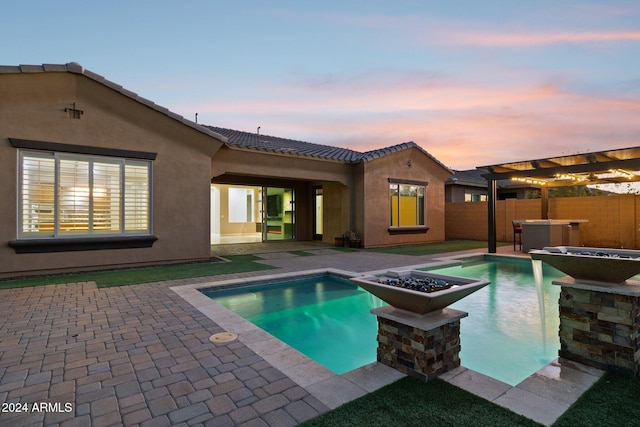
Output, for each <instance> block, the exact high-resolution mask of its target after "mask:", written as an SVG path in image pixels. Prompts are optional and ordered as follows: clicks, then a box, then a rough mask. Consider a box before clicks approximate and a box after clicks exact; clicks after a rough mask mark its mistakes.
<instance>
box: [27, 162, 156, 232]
mask: <svg viewBox="0 0 640 427" xmlns="http://www.w3.org/2000/svg"><path fill="white" fill-rule="evenodd" d="M18 156H19V157H18V159H19V160H18V161H19V177H18V188H19V191H18V224H17V225H18V233H17V234H18V239H60V238H74V237H83V238H89V237H94V236H102V237H109V236H113V237H115V236H132V235H150V234H152V191H151V189H152V186H153V181H152V163H151V161H149V160H139V159H127V158H118V157H107V156H96V155H87V154H75V153H73V154H72V153H61V152H50V151H36V150H19V153H18ZM35 158H44V159H47V158H49V159H51V160H52V161H53V183H52V187H53V190H52V191H53V195H52V197H53V204H52V210H53V218H52V226H53V229H52V231H51V233H29V232H28V231H27V230H25V224H26V221H27V219H26V218H25V211H24V195H25V187H24V178H25V171H24V168H25V162H26V161H27V160H28V159H35ZM74 163H75V164H79V165H86V182H85V183H84V184H86V186H87V196H86V199H85V200H82V201H81V202H80V203H81V204H84V205H86V208H85V209H82V210H83V211H85V212H84V213H83V214H82V216H84V215H86V218H81V219H79V221H80V222H79V223H80V224H84V223H85V222H86V224H85V226H86V229H85V228H84V227H83V228H82V229H80V230H78V231H74V230H73V227H72V226H69V225H68V224H70V223H69V220H65V212H67V211H68V212H69V213H70V214H71V217H72V218H76V217H81V215H78V212H80V209H78V210H77V211H76V210H74V209H64V205H65V199H68V198H69V197H70V196H69V195H68V194H65V193H64V190H63V183H62V182H61V181H62V179H63V175H64V174H65V170H64V169H65V168H66V167H67V166H66V165H70V164H74ZM97 165H112V166H116V167H117V173H116V174H113V173H112V174H111V175H110V177H111V178H112V179H113V178H115V179H116V188H117V192H118V194H117V198H114V200H117V203H116V205H115V209H116V210H117V212H114V213H113V217H114V218H115V220H116V221H117V222H116V223H115V225H114V229H113V230H112V231H101V230H100V227H99V226H97V220H96V217H97V216H98V215H99V212H100V209H99V208H98V207H97V206H96V205H97V203H98V202H97V198H98V196H96V195H95V193H96V189H97V188H98V187H97V184H96V178H95V176H96V175H97V174H98V172H97V168H96V166H97ZM128 166H134V167H135V166H137V167H144V168H145V169H146V172H147V173H146V175H147V177H146V184H145V185H146V187H147V191H146V197H145V198H146V205H147V206H146V210H145V213H144V214H143V215H144V216H145V217H146V218H145V219H146V228H145V229H135V228H134V227H131V226H130V225H128V222H127V215H126V209H127V190H126V186H127V177H126V175H127V172H128V168H127V167H128ZM129 171H130V169H129ZM76 176H80V174H78V175H73V178H75V177H76ZM72 197H74V198H77V197H78V196H72ZM67 203H68V202H67ZM74 203H79V202H77V201H76V202H74ZM74 203H72V204H74ZM80 203H79V204H80ZM72 222H73V221H72Z"/></svg>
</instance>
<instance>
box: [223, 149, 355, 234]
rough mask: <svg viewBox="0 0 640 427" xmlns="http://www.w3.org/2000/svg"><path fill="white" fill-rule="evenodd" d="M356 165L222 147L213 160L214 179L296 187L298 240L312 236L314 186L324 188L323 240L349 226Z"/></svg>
mask: <svg viewBox="0 0 640 427" xmlns="http://www.w3.org/2000/svg"><path fill="white" fill-rule="evenodd" d="M354 167H355V166H354V165H351V164H347V163H343V162H337V161H328V160H318V159H313V158H309V157H299V156H283V155H281V154H280V155H276V154H273V153H268V152H261V151H256V150H238V149H231V148H229V147H226V146H224V147H222V148H221V149H220V150H219V151H218V152H217V153H216V155H215V156H214V157H213V158H212V160H211V169H212V177H213V179H212V181H213V182H214V183H224V184H246V185H266V186H273V187H292V188H294V189H295V190H296V236H297V240H311V239H312V238H313V186H317V185H321V186H322V187H323V190H324V219H325V223H324V230H323V236H322V237H323V239H322V240H323V241H324V242H327V243H333V239H334V237H336V236H341V235H342V233H344V232H345V231H346V230H348V229H349V212H350V208H351V203H350V197H351V194H352V191H351V190H350V189H351V188H352V182H353V174H354Z"/></svg>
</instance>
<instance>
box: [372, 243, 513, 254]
mask: <svg viewBox="0 0 640 427" xmlns="http://www.w3.org/2000/svg"><path fill="white" fill-rule="evenodd" d="M506 244H507V243H503V242H500V243H498V245H499V246H502V245H506ZM486 247H487V242H486V241H481V240H449V241H446V242H438V243H426V244H421V245H406V246H394V247H389V248H377V249H367V251H372V252H383V253H388V254H396V255H414V256H420V255H434V254H440V253H446V252H459V251H468V250H470V249H482V248H486Z"/></svg>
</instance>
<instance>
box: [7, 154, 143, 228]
mask: <svg viewBox="0 0 640 427" xmlns="http://www.w3.org/2000/svg"><path fill="white" fill-rule="evenodd" d="M19 194H20V195H19V197H20V204H19V206H20V224H19V228H20V230H19V235H20V237H70V236H84V235H103V236H104V235H133V234H149V233H150V232H151V219H150V218H151V212H150V209H151V203H150V195H151V162H150V161H147V160H133V159H126V158H116V157H106V156H91V155H79V154H71V153H58V152H44V151H27V150H24V151H21V152H20V193H19Z"/></svg>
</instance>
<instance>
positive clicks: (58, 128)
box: [0, 72, 221, 277]
mask: <svg viewBox="0 0 640 427" xmlns="http://www.w3.org/2000/svg"><path fill="white" fill-rule="evenodd" d="M0 93H2V97H1V98H0V197H1V199H2V201H3V203H1V204H0V223H1V224H2V227H1V228H0V260H1V262H0V277H3V276H12V275H20V274H34V273H36V274H37V273H45V272H54V271H68V270H74V269H81V270H84V269H91V268H101V267H104V266H124V265H140V264H149V263H158V262H168V261H187V260H195V259H203V258H207V257H208V256H209V255H210V246H209V199H210V194H209V192H210V186H209V182H210V179H211V170H210V169H211V160H210V159H211V156H212V155H213V154H214V153H215V151H216V150H217V149H218V148H219V147H220V145H221V142H220V141H218V140H216V139H214V138H213V137H211V136H208V135H205V134H204V133H202V132H199V131H198V130H196V129H193V128H191V127H188V126H186V125H184V124H182V123H180V122H179V121H177V120H174V119H173V118H170V117H167V116H166V115H164V114H162V113H160V112H158V111H156V110H154V109H152V108H149V107H148V106H145V105H143V104H141V103H139V102H136V101H135V100H133V99H131V98H129V97H126V96H124V95H123V94H121V93H119V92H116V91H114V90H112V89H110V88H108V87H106V86H104V85H102V84H100V83H98V82H95V81H93V80H92V79H89V78H87V77H85V76H82V75H78V74H73V73H53V72H47V73H33V74H31V73H30V74H1V75H0ZM73 102H75V103H76V108H78V109H81V110H83V111H84V114H83V115H82V116H81V119H79V120H77V119H71V118H69V117H68V116H67V113H65V112H64V109H65V108H70V107H71V106H72V105H71V104H72V103H73ZM8 138H19V139H28V140H37V141H46V142H56V143H64V144H73V145H82V146H92V147H102V148H113V149H124V150H137V151H148V152H156V153H158V155H157V158H156V160H155V161H154V162H153V196H152V197H153V199H152V202H153V230H152V232H153V234H156V235H157V236H158V240H157V241H156V242H155V243H154V245H153V247H152V248H145V249H118V250H95V251H78V252H56V253H45V254H16V253H15V252H14V250H13V249H12V248H10V247H9V246H7V242H8V241H10V240H15V239H16V238H17V237H18V236H17V207H16V203H17V185H18V183H17V179H18V173H17V167H18V154H17V153H18V150H17V149H16V148H14V147H12V146H11V145H10V143H9V141H8Z"/></svg>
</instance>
